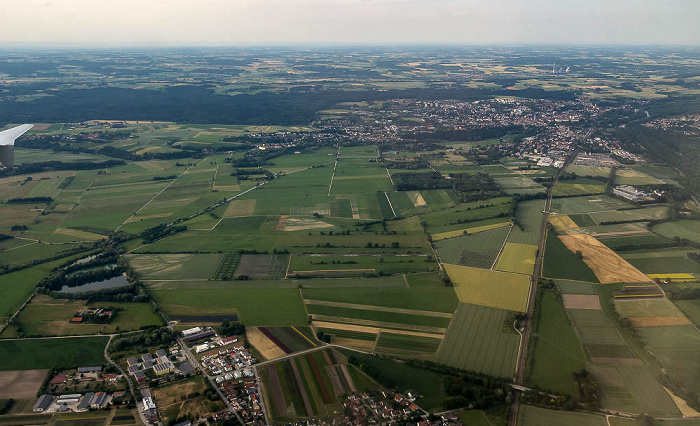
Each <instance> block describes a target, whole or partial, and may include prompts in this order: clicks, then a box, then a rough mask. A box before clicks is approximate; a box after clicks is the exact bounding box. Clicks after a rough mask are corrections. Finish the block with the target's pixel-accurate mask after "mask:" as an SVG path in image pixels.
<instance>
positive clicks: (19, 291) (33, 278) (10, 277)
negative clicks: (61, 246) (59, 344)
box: [0, 256, 76, 320]
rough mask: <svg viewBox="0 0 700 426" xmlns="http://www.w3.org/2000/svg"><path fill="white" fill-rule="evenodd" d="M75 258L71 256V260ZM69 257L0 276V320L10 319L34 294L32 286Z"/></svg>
mask: <svg viewBox="0 0 700 426" xmlns="http://www.w3.org/2000/svg"><path fill="white" fill-rule="evenodd" d="M74 257H76V256H73V258H74ZM68 259H71V258H70V257H67V258H63V259H59V260H54V261H52V262H47V263H42V264H40V265H36V266H32V267H31V268H26V269H22V270H19V271H16V272H10V273H7V274H2V275H0V288H2V297H0V320H4V319H5V318H8V317H10V316H11V315H12V314H14V313H15V311H16V310H17V309H19V307H20V306H22V304H23V303H24V302H25V301H26V300H27V298H29V296H30V295H31V294H32V293H33V292H34V285H35V284H36V283H37V282H39V280H40V279H42V278H43V277H45V276H47V275H48V274H49V272H50V271H51V270H52V269H53V268H55V267H56V266H58V265H60V264H62V263H64V262H66V261H67V260H68Z"/></svg>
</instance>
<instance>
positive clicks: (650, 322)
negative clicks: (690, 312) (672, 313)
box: [630, 317, 690, 327]
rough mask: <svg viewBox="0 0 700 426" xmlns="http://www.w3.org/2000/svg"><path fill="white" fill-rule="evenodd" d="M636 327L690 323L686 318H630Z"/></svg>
mask: <svg viewBox="0 0 700 426" xmlns="http://www.w3.org/2000/svg"><path fill="white" fill-rule="evenodd" d="M630 322H631V323H632V325H633V326H635V327H664V326H669V325H688V324H690V321H688V318H686V317H644V318H630Z"/></svg>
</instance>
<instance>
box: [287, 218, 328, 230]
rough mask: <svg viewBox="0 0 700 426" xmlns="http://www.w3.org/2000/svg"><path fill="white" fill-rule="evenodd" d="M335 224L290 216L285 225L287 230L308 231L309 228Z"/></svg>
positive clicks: (320, 227)
mask: <svg viewBox="0 0 700 426" xmlns="http://www.w3.org/2000/svg"><path fill="white" fill-rule="evenodd" d="M332 227H333V225H331V224H330V223H326V222H321V221H320V220H314V219H294V218H288V219H287V223H286V225H285V227H284V230H285V231H306V230H308V229H325V228H332Z"/></svg>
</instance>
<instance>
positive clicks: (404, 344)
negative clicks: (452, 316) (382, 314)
mask: <svg viewBox="0 0 700 426" xmlns="http://www.w3.org/2000/svg"><path fill="white" fill-rule="evenodd" d="M439 344H440V339H436V338H433V337H423V336H407V335H403V334H395V333H389V332H382V333H380V334H379V339H377V345H376V348H375V351H376V352H379V353H389V354H394V355H397V356H401V357H407V358H419V357H421V356H427V357H432V355H433V354H434V353H435V351H436V350H437V348H438V345H439Z"/></svg>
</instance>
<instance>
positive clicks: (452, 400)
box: [442, 373, 513, 410]
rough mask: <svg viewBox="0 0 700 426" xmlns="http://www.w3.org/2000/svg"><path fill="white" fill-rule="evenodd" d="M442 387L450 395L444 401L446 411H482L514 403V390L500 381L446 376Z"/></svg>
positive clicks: (464, 375)
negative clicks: (466, 408)
mask: <svg viewBox="0 0 700 426" xmlns="http://www.w3.org/2000/svg"><path fill="white" fill-rule="evenodd" d="M442 387H443V389H445V393H446V394H447V395H448V397H447V398H445V399H444V400H443V401H442V406H443V407H444V408H445V409H446V410H453V409H455V408H461V407H467V406H472V407H473V408H475V409H479V410H482V409H487V408H489V407H492V406H494V405H498V404H510V403H512V402H513V395H512V389H510V386H508V384H507V383H505V382H504V381H502V380H499V379H493V378H487V377H482V376H478V375H474V374H469V373H463V374H460V375H457V376H445V378H444V379H443V382H442Z"/></svg>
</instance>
